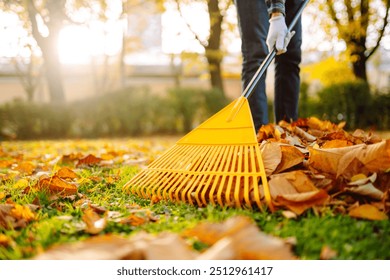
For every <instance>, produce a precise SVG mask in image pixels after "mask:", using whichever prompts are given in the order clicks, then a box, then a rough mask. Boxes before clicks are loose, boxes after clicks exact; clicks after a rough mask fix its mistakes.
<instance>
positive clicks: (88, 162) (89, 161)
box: [76, 154, 103, 167]
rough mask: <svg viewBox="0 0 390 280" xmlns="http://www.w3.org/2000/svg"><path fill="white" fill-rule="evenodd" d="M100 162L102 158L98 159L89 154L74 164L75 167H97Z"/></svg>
mask: <svg viewBox="0 0 390 280" xmlns="http://www.w3.org/2000/svg"><path fill="white" fill-rule="evenodd" d="M102 160H103V159H102V158H98V157H96V156H94V155H91V154H89V155H87V156H86V157H84V158H81V159H79V161H78V162H77V164H76V167H79V166H83V165H87V166H91V165H97V164H99V163H100V162H101V161H102Z"/></svg>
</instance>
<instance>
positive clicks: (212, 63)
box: [175, 0, 233, 93]
mask: <svg viewBox="0 0 390 280" xmlns="http://www.w3.org/2000/svg"><path fill="white" fill-rule="evenodd" d="M175 2H176V6H177V9H178V11H179V12H180V14H181V16H182V17H183V19H185V15H184V14H183V11H182V8H181V7H182V5H186V4H191V2H195V1H193V0H175ZM202 2H204V3H205V7H207V12H208V15H209V28H208V29H209V32H208V34H209V35H208V38H207V39H202V38H201V36H200V35H199V34H198V33H197V32H196V31H195V30H194V29H193V28H192V26H191V25H190V24H189V23H188V22H186V23H187V26H188V28H189V29H190V30H191V32H192V33H193V34H194V37H195V38H196V40H197V41H198V42H199V44H200V45H201V46H202V47H203V48H204V49H205V56H206V59H207V63H208V71H209V75H210V83H211V87H212V88H215V89H218V90H220V91H221V92H222V93H224V87H223V80H222V68H221V63H222V60H223V56H224V54H223V51H222V50H221V42H222V34H223V31H224V29H223V22H224V18H225V15H226V12H227V10H228V9H229V7H230V6H231V5H232V3H233V1H232V0H203V1H202Z"/></svg>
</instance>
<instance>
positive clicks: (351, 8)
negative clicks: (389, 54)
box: [316, 0, 390, 81]
mask: <svg viewBox="0 0 390 280" xmlns="http://www.w3.org/2000/svg"><path fill="white" fill-rule="evenodd" d="M316 2H317V4H319V5H320V7H321V6H322V7H321V8H324V9H325V10H326V11H327V13H328V14H329V16H330V19H331V20H332V22H333V24H334V26H336V28H337V31H338V36H339V38H340V39H342V40H343V41H344V42H345V44H346V48H347V53H348V56H349V60H350V62H351V64H352V69H353V74H354V75H355V77H356V78H358V79H362V80H364V81H367V69H366V63H367V60H368V59H369V58H370V57H371V56H372V55H373V54H374V53H375V51H376V50H377V49H378V47H379V46H380V43H381V41H382V38H383V37H384V35H385V32H386V28H387V27H388V22H389V11H390V0H317V1H316Z"/></svg>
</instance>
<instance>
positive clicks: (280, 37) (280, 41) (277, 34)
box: [266, 14, 295, 55]
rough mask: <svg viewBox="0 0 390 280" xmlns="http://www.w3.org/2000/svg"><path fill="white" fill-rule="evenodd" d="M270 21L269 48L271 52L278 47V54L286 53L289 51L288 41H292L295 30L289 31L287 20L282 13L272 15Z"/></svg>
mask: <svg viewBox="0 0 390 280" xmlns="http://www.w3.org/2000/svg"><path fill="white" fill-rule="evenodd" d="M269 23H270V25H269V30H268V36H267V41H266V43H267V46H268V50H269V51H270V52H271V51H272V49H273V48H274V47H276V54H277V55H279V54H282V53H285V52H286V51H287V46H288V43H290V40H291V38H292V36H294V34H295V31H291V32H288V30H287V25H286V21H285V19H284V16H283V15H282V14H280V15H277V16H272V17H271V19H270V20H269Z"/></svg>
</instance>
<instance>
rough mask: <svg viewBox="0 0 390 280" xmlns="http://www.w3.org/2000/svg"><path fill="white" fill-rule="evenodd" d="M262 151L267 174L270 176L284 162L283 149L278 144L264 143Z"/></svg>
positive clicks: (261, 146) (261, 147)
mask: <svg viewBox="0 0 390 280" xmlns="http://www.w3.org/2000/svg"><path fill="white" fill-rule="evenodd" d="M260 151H261V157H262V159H263V164H264V169H265V173H266V174H267V176H270V175H271V174H272V173H274V171H275V170H276V168H277V167H278V165H279V164H280V162H281V161H282V149H281V148H280V145H279V144H278V143H275V142H267V141H263V142H262V143H261V145H260Z"/></svg>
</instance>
